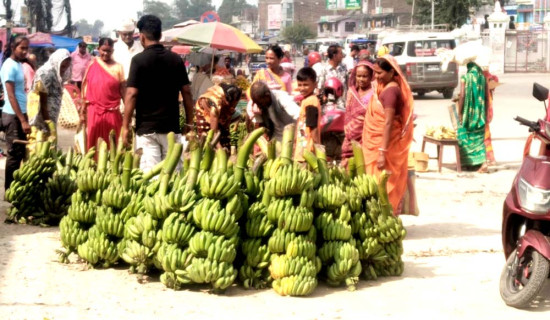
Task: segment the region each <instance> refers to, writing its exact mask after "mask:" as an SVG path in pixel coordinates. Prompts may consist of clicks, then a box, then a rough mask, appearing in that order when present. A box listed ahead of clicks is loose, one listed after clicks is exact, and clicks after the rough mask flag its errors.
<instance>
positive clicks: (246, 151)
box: [234, 128, 265, 183]
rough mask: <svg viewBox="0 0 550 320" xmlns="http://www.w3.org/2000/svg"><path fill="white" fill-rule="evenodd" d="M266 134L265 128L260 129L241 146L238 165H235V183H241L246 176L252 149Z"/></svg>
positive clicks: (253, 132)
mask: <svg viewBox="0 0 550 320" xmlns="http://www.w3.org/2000/svg"><path fill="white" fill-rule="evenodd" d="M264 133H265V128H258V129H256V130H254V131H252V132H251V133H250V134H249V135H248V138H246V141H245V142H244V143H243V145H242V146H241V150H239V154H238V155H237V164H236V165H235V169H234V170H235V181H237V182H239V183H240V182H241V181H242V179H243V175H244V169H245V167H246V165H247V162H248V158H249V157H250V153H252V148H253V147H254V143H256V140H258V138H260V137H261V136H263V135H264Z"/></svg>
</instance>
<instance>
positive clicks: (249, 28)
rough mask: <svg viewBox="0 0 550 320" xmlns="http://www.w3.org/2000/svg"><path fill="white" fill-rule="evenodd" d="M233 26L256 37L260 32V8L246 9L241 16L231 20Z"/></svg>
mask: <svg viewBox="0 0 550 320" xmlns="http://www.w3.org/2000/svg"><path fill="white" fill-rule="evenodd" d="M231 25H232V26H234V27H235V28H237V29H239V30H241V31H242V32H244V33H246V34H247V35H248V36H250V37H254V36H255V35H256V34H257V32H258V8H247V9H244V10H243V12H241V15H240V16H233V17H232V18H231Z"/></svg>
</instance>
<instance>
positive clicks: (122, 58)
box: [113, 19, 143, 79]
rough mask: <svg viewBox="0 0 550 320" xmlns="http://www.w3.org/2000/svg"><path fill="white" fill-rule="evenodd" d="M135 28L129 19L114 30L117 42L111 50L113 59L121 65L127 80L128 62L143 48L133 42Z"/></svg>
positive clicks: (136, 42) (138, 43)
mask: <svg viewBox="0 0 550 320" xmlns="http://www.w3.org/2000/svg"><path fill="white" fill-rule="evenodd" d="M135 29H136V26H135V24H134V21H133V20H131V19H129V20H125V21H124V22H123V23H122V25H121V26H120V27H119V28H118V29H117V30H116V31H117V33H118V37H119V39H118V41H117V42H116V43H115V45H114V47H113V49H114V52H113V59H114V60H115V61H116V62H118V63H120V64H122V67H123V69H124V77H125V78H126V79H128V74H129V72H130V61H132V58H133V57H134V56H135V55H136V54H138V53H140V52H142V51H143V46H142V45H141V43H140V42H138V41H134V31H135Z"/></svg>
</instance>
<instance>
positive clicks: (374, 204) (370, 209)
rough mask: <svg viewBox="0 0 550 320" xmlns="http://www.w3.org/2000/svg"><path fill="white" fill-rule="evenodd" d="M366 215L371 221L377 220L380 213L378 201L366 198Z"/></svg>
mask: <svg viewBox="0 0 550 320" xmlns="http://www.w3.org/2000/svg"><path fill="white" fill-rule="evenodd" d="M366 207H367V215H368V216H369V219H370V220H371V221H377V220H378V216H379V215H381V214H382V210H381V208H380V203H378V200H377V199H370V200H367V205H366Z"/></svg>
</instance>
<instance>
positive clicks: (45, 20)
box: [25, 0, 53, 32]
mask: <svg viewBox="0 0 550 320" xmlns="http://www.w3.org/2000/svg"><path fill="white" fill-rule="evenodd" d="M25 5H26V6H27V8H29V16H30V21H31V26H35V27H36V31H39V32H50V30H51V29H52V24H53V17H52V13H51V8H52V1H51V0H25Z"/></svg>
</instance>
